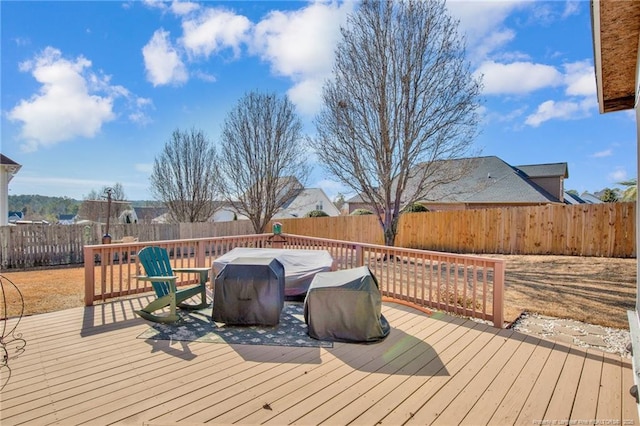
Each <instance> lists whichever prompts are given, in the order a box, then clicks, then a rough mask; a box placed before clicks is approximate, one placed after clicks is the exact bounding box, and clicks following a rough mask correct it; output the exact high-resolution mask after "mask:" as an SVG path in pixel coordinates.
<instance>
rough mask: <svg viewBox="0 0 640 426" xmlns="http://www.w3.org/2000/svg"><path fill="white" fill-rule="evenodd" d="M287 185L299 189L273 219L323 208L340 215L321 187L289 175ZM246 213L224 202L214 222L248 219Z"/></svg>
mask: <svg viewBox="0 0 640 426" xmlns="http://www.w3.org/2000/svg"><path fill="white" fill-rule="evenodd" d="M286 179H287V183H286V185H287V186H289V185H293V187H296V188H297V190H296V191H295V195H294V196H293V197H291V198H290V199H289V200H288V201H287V202H286V203H284V204H283V206H282V207H281V208H280V209H279V210H278V211H277V212H276V213H275V215H274V216H273V219H287V218H296V217H304V216H305V215H306V214H307V213H309V212H310V211H313V210H322V211H324V212H325V213H327V214H328V215H329V216H340V210H338V209H337V207H336V206H335V205H334V204H333V202H332V201H331V200H330V199H329V197H328V196H327V194H325V192H324V191H323V190H322V189H320V188H305V187H303V186H302V185H301V184H300V182H298V180H297V179H296V178H293V177H288V178H286ZM246 219H248V218H247V217H246V216H245V215H243V214H240V213H239V212H237V211H236V210H235V209H234V208H233V206H231V204H229V203H222V204H221V206H220V207H219V208H218V209H217V210H216V213H215V214H214V215H213V221H214V222H227V221H231V220H246Z"/></svg>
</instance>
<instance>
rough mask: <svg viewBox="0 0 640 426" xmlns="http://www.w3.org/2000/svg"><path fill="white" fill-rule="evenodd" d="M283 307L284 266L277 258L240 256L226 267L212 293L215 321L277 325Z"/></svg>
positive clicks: (213, 317)
mask: <svg viewBox="0 0 640 426" xmlns="http://www.w3.org/2000/svg"><path fill="white" fill-rule="evenodd" d="M283 307H284V266H282V263H280V262H279V261H278V260H277V259H267V258H247V257H240V258H237V259H234V260H232V261H231V262H230V263H228V264H227V265H225V266H224V268H222V270H221V271H220V273H219V274H218V275H217V276H216V279H215V286H214V290H213V312H212V314H211V318H212V319H213V320H214V321H215V322H224V323H226V324H236V325H251V324H260V325H276V324H278V323H279V322H280V313H281V312H282V308H283Z"/></svg>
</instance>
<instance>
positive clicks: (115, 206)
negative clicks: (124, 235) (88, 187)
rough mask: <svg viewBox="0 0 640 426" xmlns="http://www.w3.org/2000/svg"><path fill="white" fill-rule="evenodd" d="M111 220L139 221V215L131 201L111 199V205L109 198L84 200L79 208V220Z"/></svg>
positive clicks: (119, 221) (101, 221)
mask: <svg viewBox="0 0 640 426" xmlns="http://www.w3.org/2000/svg"><path fill="white" fill-rule="evenodd" d="M107 216H109V220H110V221H113V223H137V222H138V217H137V215H136V212H135V210H134V209H133V207H131V203H130V202H129V201H116V200H111V206H109V202H108V201H107V200H84V201H83V202H82V204H81V205H80V209H79V210H78V217H77V219H78V220H79V221H91V222H98V223H105V222H106V221H107Z"/></svg>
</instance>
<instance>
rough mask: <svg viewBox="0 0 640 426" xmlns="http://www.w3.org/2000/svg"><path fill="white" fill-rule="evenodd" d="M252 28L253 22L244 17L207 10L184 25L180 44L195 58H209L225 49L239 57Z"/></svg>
mask: <svg viewBox="0 0 640 426" xmlns="http://www.w3.org/2000/svg"><path fill="white" fill-rule="evenodd" d="M250 28H251V22H250V21H249V20H248V19H247V18H246V17H244V16H241V15H236V14H234V13H232V12H228V11H226V10H222V9H206V10H205V11H204V12H203V13H201V14H200V15H198V16H196V17H194V18H192V19H188V20H186V21H184V22H183V23H182V30H183V36H182V38H181V40H180V42H181V44H182V45H183V46H184V47H185V49H186V50H187V52H188V53H189V54H190V55H193V56H204V57H209V55H211V54H212V53H216V52H218V51H220V50H222V49H225V48H231V49H232V50H233V52H234V54H235V55H236V56H237V55H238V54H239V52H240V45H241V43H242V42H243V41H244V40H245V39H246V37H247V36H246V33H247V31H249V29H250Z"/></svg>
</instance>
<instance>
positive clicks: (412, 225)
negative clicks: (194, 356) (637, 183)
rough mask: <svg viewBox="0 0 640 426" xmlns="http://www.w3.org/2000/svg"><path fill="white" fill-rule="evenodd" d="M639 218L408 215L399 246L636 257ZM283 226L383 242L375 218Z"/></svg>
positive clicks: (563, 213)
mask: <svg viewBox="0 0 640 426" xmlns="http://www.w3.org/2000/svg"><path fill="white" fill-rule="evenodd" d="M635 220H636V205H635V203H603V204H579V205H560V204H558V205H552V204H549V205H544V206H530V207H510V208H500V209H477V210H455V211H439V212H426V213H406V214H403V215H402V216H401V219H400V223H399V226H398V235H397V237H396V244H395V245H396V246H398V247H407V248H419V249H425V250H437V251H446V252H453V253H492V254H555V255H569V256H602V257H636V244H635V235H636V222H635ZM280 222H282V224H283V228H284V231H285V232H287V233H292V234H297V235H308V236H314V237H321V238H335V239H343V240H349V241H360V242H366V243H373V244H383V243H384V238H383V234H382V228H381V226H380V224H379V222H378V219H377V218H376V217H375V216H373V215H368V216H343V217H338V218H329V217H321V218H303V219H283V220H280Z"/></svg>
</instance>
